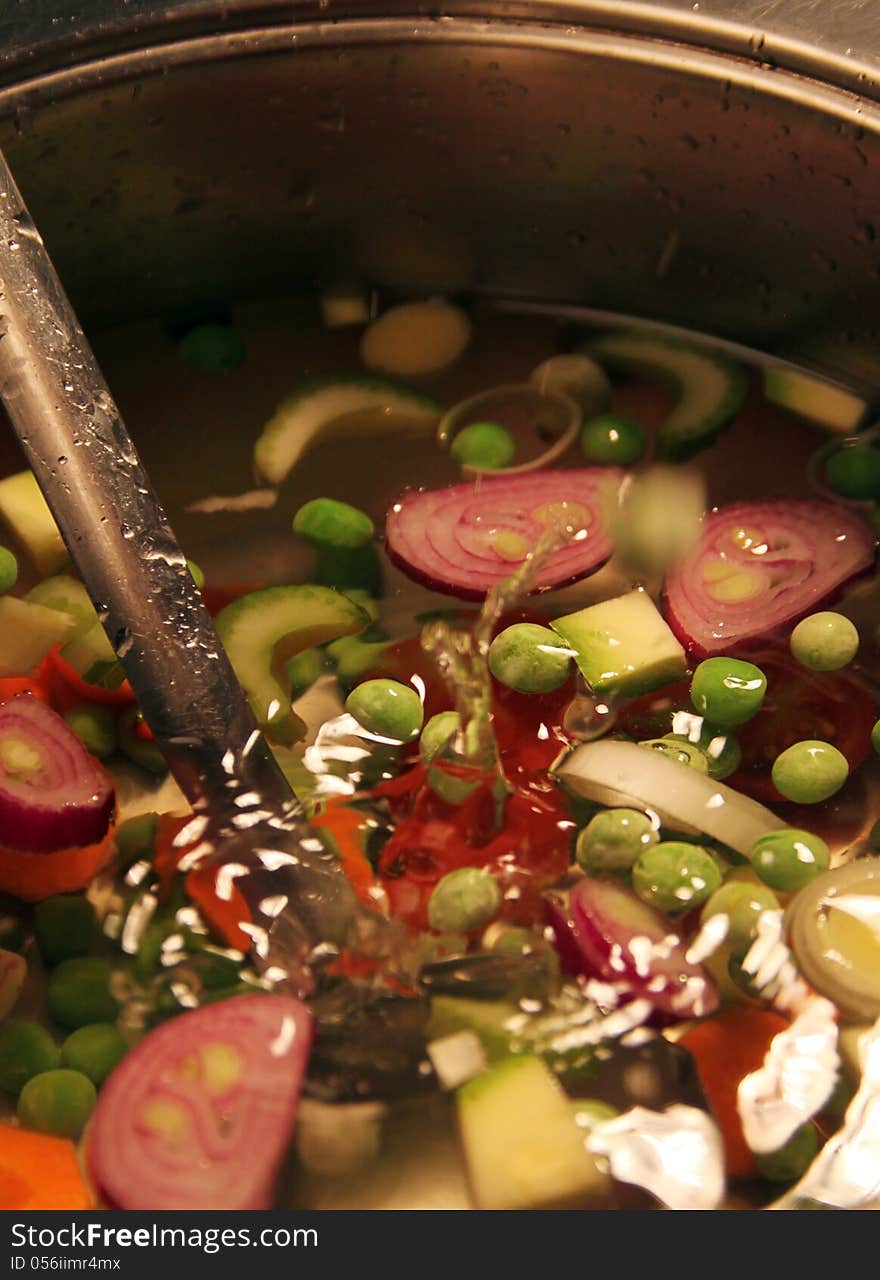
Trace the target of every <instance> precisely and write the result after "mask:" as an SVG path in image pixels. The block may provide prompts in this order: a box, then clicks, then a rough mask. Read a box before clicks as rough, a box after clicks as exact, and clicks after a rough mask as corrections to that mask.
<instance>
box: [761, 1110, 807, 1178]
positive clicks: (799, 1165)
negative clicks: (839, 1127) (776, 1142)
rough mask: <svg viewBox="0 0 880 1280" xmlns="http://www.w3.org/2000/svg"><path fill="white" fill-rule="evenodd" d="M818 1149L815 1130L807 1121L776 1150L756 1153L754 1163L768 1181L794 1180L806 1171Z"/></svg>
mask: <svg viewBox="0 0 880 1280" xmlns="http://www.w3.org/2000/svg"><path fill="white" fill-rule="evenodd" d="M818 1150H819V1139H818V1137H817V1136H816V1130H815V1129H814V1128H813V1126H812V1125H811V1124H809V1123H807V1124H802V1125H801V1127H800V1128H799V1129H795V1131H794V1133H793V1134H792V1135H791V1137H790V1138H789V1140H788V1142H786V1143H785V1144H784V1146H781V1147H780V1148H779V1150H778V1151H771V1152H770V1153H769V1154H768V1155H756V1156H755V1164H756V1165H757V1166H758V1172H759V1173H760V1175H761V1177H762V1178H766V1179H767V1181H768V1182H794V1181H795V1180H796V1179H797V1178H800V1177H803V1175H804V1174H805V1173H806V1172H807V1169H809V1167H810V1165H811V1164H812V1163H813V1161H814V1160H815V1158H816V1154H817V1152H818Z"/></svg>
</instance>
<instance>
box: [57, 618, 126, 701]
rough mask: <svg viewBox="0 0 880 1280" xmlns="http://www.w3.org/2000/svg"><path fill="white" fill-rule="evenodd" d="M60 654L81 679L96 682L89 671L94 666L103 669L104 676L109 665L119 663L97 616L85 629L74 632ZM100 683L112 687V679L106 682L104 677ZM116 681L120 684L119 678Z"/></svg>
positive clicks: (113, 665) (114, 665) (115, 665)
mask: <svg viewBox="0 0 880 1280" xmlns="http://www.w3.org/2000/svg"><path fill="white" fill-rule="evenodd" d="M61 656H62V658H64V660H65V662H69V663H70V665H71V666H72V667H73V669H74V671H76V672H77V673H78V674H79V675H81V676H82V677H83V679H85V680H89V681H90V682H93V683H98V682H97V681H95V680H94V677H93V676H90V674H89V673H90V672H92V671H93V670H94V669H95V668H98V669H104V672H105V676H106V673H107V670H108V669H109V668H110V667H117V666H118V665H119V664H118V660H117V657H116V653H115V651H114V649H113V645H112V644H111V643H110V641H109V640H108V638H107V632H106V631H105V630H104V628H103V626H102V625H101V623H100V622H99V621H98V619H97V618H95V620H94V622H93V623H92V625H91V626H90V627H88V628H87V629H86V630H85V631H80V632H78V633H77V634H74V636H73V638H72V639H71V640H69V641H68V642H67V644H65V646H64V648H63V649H62V650H61ZM120 670H121V668H120ZM101 683H102V684H103V686H104V687H105V688H112V687H113V686H112V681H111V683H109V684H108V683H107V681H106V679H105V680H102V681H101ZM117 683H119V684H121V683H122V679H121V678H120V680H118V681H117Z"/></svg>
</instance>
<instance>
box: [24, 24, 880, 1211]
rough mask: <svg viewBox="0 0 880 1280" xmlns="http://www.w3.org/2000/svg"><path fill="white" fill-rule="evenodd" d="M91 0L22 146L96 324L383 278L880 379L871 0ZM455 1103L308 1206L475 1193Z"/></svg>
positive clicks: (878, 110)
mask: <svg viewBox="0 0 880 1280" xmlns="http://www.w3.org/2000/svg"><path fill="white" fill-rule="evenodd" d="M73 7H74V6H70V5H69V4H65V3H63V0H54V3H53V2H52V0H47V2H46V3H43V4H40V5H39V6H33V5H28V4H27V3H23V4H22V6H21V13H18V12H17V13H16V14H15V15H14V21H13V18H12V17H11V16H10V17H9V18H0V145H2V146H3V147H4V148H5V150H6V152H7V154H8V157H9V160H10V162H11V164H12V166H13V169H14V171H15V172H16V174H17V177H18V181H19V184H20V186H21V188H22V190H23V192H24V194H25V197H26V199H27V200H28V202H29V204H30V207H31V209H32V212H33V214H34V216H35V218H36V220H37V222H38V225H39V226H40V227H41V229H42V231H43V233H44V236H45V239H46V241H47V243H48V246H49V248H50V251H51V252H52V254H53V256H54V258H55V261H56V263H57V266H58V269H59V271H60V273H61V276H62V278H63V279H64V281H65V283H66V284H67V286H68V289H69V291H70V293H71V295H72V297H73V301H74V304H75V306H76V307H77V308H78V309H79V311H80V313H81V314H82V316H83V317H84V319H85V320H86V322H87V324H89V325H91V326H93V327H98V326H104V325H108V324H113V323H115V322H118V321H121V320H128V319H132V318H135V317H138V316H151V315H157V314H162V315H167V314H170V313H174V312H175V311H181V310H186V309H187V308H189V307H192V306H193V305H194V304H196V303H198V304H204V303H210V302H211V301H212V300H216V301H220V300H222V301H228V300H229V299H233V298H236V297H252V296H254V295H259V294H266V293H273V292H278V293H284V294H289V293H292V292H296V291H299V290H312V289H314V288H315V287H323V286H326V285H329V284H333V283H335V282H338V281H343V280H349V279H361V280H368V281H369V282H370V283H372V284H375V285H377V286H379V287H381V288H383V289H384V290H386V291H388V292H390V293H395V292H396V293H402V294H418V295H423V294H425V293H428V292H431V291H435V290H443V291H448V290H450V289H455V290H460V291H464V292H470V293H486V294H490V295H495V296H498V295H502V296H507V297H511V298H525V299H532V300H539V301H552V302H554V303H558V304H570V305H573V306H577V307H590V308H597V309H603V310H607V311H614V312H622V313H632V314H635V315H641V316H646V317H651V318H654V319H657V320H662V321H666V322H671V323H678V324H683V325H686V326H687V327H689V328H693V329H698V330H703V331H706V332H709V333H714V334H717V335H721V336H724V337H726V338H730V339H734V340H736V341H739V342H744V343H746V344H748V345H750V346H754V347H758V348H761V349H764V350H770V351H777V352H782V353H785V354H794V355H798V356H800V357H802V358H806V359H807V360H808V361H809V362H811V363H813V364H815V365H818V366H819V367H820V368H822V369H823V370H824V371H825V372H827V373H829V374H830V375H832V376H836V377H839V378H842V379H844V380H849V381H855V382H856V383H858V384H861V385H862V386H863V387H865V388H866V389H872V390H873V393H874V394H875V396H876V394H877V390H878V388H880V340H878V327H880V252H878V235H880V83H878V82H880V53H878V54H874V53H872V52H871V49H872V48H873V49H876V50H878V51H880V13H878V9H877V6H876V5H874V4H872V3H871V0H861V3H851V4H848V5H847V6H844V7H841V6H838V5H833V6H832V5H830V4H827V3H826V4H820V3H804V0H790V2H789V3H783V4H781V5H770V6H768V5H766V4H764V3H762V2H761V0H740V2H739V3H736V2H735V0H712V2H710V3H700V4H691V3H690V2H689V0H688V2H687V3H685V2H684V0H680V2H679V0H665V2H664V0H644V2H642V3H630V2H628V0H624V2H622V3H616V4H615V3H611V2H610V0H608V2H606V3H603V2H602V0H581V2H580V3H576V2H574V0H572V2H571V3H566V2H565V0H558V2H554V0H541V2H540V3H539V2H533V3H525V2H520V0H513V3H501V2H500V0H499V2H497V3H493V2H492V0H471V2H470V3H467V2H465V0H452V3H450V4H449V5H447V6H444V8H443V11H442V15H441V14H440V13H439V12H438V11H437V10H432V12H431V14H430V15H429V14H427V13H419V12H417V10H418V7H419V6H418V4H415V5H411V6H406V5H398V4H396V3H394V0H387V2H386V3H384V4H373V3H371V0H365V2H364V3H357V0H347V2H346V0H342V2H341V3H338V4H337V3H335V2H333V3H331V2H330V0H319V2H318V4H317V5H315V4H313V3H303V4H296V3H291V2H290V0H287V2H286V3H283V2H282V0H225V3H221V2H220V0H180V2H179V3H177V4H176V5H175V6H173V8H170V9H169V10H168V11H167V12H165V6H164V5H161V4H156V3H152V2H151V0H129V2H128V3H127V4H126V5H125V6H120V5H119V4H118V0H94V2H93V3H92V4H91V5H89V9H90V16H87V17H83V16H82V15H81V14H78V15H77V16H75V17H73V16H71V15H70V13H69V10H70V9H71V8H73ZM123 7H124V12H120V9H121V8H123ZM7 8H10V9H11V8H17V6H7ZM765 9H770V10H772V15H773V21H772V24H771V27H770V28H767V27H766V26H763V25H760V24H761V22H762V19H763V11H764V10H765ZM832 10H833V22H834V29H833V30H832V29H831V27H830V23H831V19H832ZM866 42H867V43H866ZM157 479H158V480H159V483H160V489H161V477H157ZM445 1105H446V1104H445V1103H444V1102H443V1101H442V1100H438V1101H437V1103H436V1104H435V1109H434V1111H432V1110H431V1108H425V1109H424V1110H423V1111H422V1112H421V1113H420V1115H419V1117H418V1119H417V1121H415V1122H414V1121H413V1120H412V1118H411V1117H409V1116H408V1115H406V1114H397V1115H395V1116H394V1117H392V1118H391V1120H390V1122H389V1123H388V1124H387V1125H386V1133H385V1141H384V1150H385V1155H384V1157H383V1159H382V1161H381V1162H380V1164H379V1166H373V1167H371V1170H370V1173H369V1176H368V1178H367V1179H366V1180H365V1181H364V1182H363V1183H360V1182H358V1180H357V1179H355V1180H354V1181H352V1180H348V1181H346V1180H345V1179H342V1180H340V1179H339V1178H338V1177H333V1176H328V1177H327V1178H326V1179H324V1180H322V1179H321V1178H320V1176H318V1177H315V1178H313V1179H311V1180H310V1182H309V1185H308V1186H306V1187H302V1186H301V1187H300V1188H299V1190H298V1192H297V1203H299V1204H303V1203H307V1204H314V1205H317V1206H320V1207H330V1206H343V1205H344V1206H352V1207H375V1206H376V1205H377V1204H380V1203H381V1204H384V1205H387V1206H388V1207H404V1206H405V1207H458V1206H461V1205H463V1204H465V1203H466V1200H465V1196H464V1184H463V1180H462V1176H461V1169H460V1164H459V1156H458V1153H457V1148H456V1146H455V1143H454V1142H453V1141H452V1139H451V1137H450V1131H449V1127H448V1124H447V1116H446V1114H445ZM373 1120H374V1118H373V1116H372V1113H371V1114H370V1115H368V1116H367V1117H366V1119H365V1121H364V1123H365V1124H366V1125H367V1128H368V1129H369V1126H370V1125H371V1124H372V1123H373ZM325 1122H326V1123H329V1121H327V1119H326V1117H322V1116H321V1115H320V1114H317V1115H313V1116H312V1119H311V1124H312V1126H313V1127H314V1126H315V1125H317V1126H318V1127H320V1126H321V1124H324V1123H325ZM414 1125H417V1126H418V1127H417V1128H416V1127H414ZM368 1137H369V1135H367V1138H368ZM365 1140H366V1139H365Z"/></svg>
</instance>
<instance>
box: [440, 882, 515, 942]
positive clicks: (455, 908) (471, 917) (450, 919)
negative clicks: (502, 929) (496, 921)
mask: <svg viewBox="0 0 880 1280" xmlns="http://www.w3.org/2000/svg"><path fill="white" fill-rule="evenodd" d="M500 906H501V889H500V887H499V884H498V881H497V880H496V879H495V877H494V876H493V875H491V873H490V872H488V871H486V870H484V869H483V868H480V867H459V868H458V870H457V871H450V872H449V873H448V875H445V876H444V877H443V879H442V880H440V881H439V882H438V883H437V884H436V885H435V886H434V891H433V893H432V894H431V896H430V898H429V899H428V923H429V924H430V926H431V928H432V929H437V930H439V931H440V932H441V933H470V932H471V930H472V929H482V928H483V927H484V926H485V925H487V924H488V923H489V921H490V920H492V919H493V918H494V917H495V916H496V915H497V913H498V908H499V907H500Z"/></svg>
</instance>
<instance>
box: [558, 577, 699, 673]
mask: <svg viewBox="0 0 880 1280" xmlns="http://www.w3.org/2000/svg"><path fill="white" fill-rule="evenodd" d="M550 626H551V627H552V628H553V630H554V631H555V632H556V633H557V635H560V636H561V637H562V639H563V640H564V641H565V642H566V644H568V645H569V646H570V647H571V649H572V650H573V651H574V657H575V662H576V663H577V665H578V666H579V667H580V670H581V672H582V674H583V676H584V679H585V680H586V682H587V684H588V685H589V686H590V688H591V689H592V690H593V692H594V693H599V694H608V693H622V694H625V695H629V696H630V697H636V696H638V695H639V694H641V693H645V692H647V691H648V690H650V689H656V688H657V687H658V686H660V685H664V684H669V682H670V681H671V680H677V679H678V678H679V677H680V676H682V675H684V673H685V670H686V663H685V656H684V649H682V647H681V645H680V644H679V643H678V641H677V640H676V638H675V636H674V635H673V634H672V632H671V631H670V629H669V627H668V626H667V625H666V623H665V622H664V620H663V618H662V617H661V616H660V614H659V613H658V611H657V608H656V606H655V604H654V602H653V600H652V599H651V597H650V596H649V595H648V593H647V592H646V591H630V592H629V594H628V595H625V596H618V597H616V598H615V599H612V600H602V601H600V603H599V604H593V605H589V606H588V607H587V608H586V609H579V610H578V611H577V613H570V614H568V615H567V616H566V617H564V618H556V619H555V620H554V621H553V622H551V623H550Z"/></svg>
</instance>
